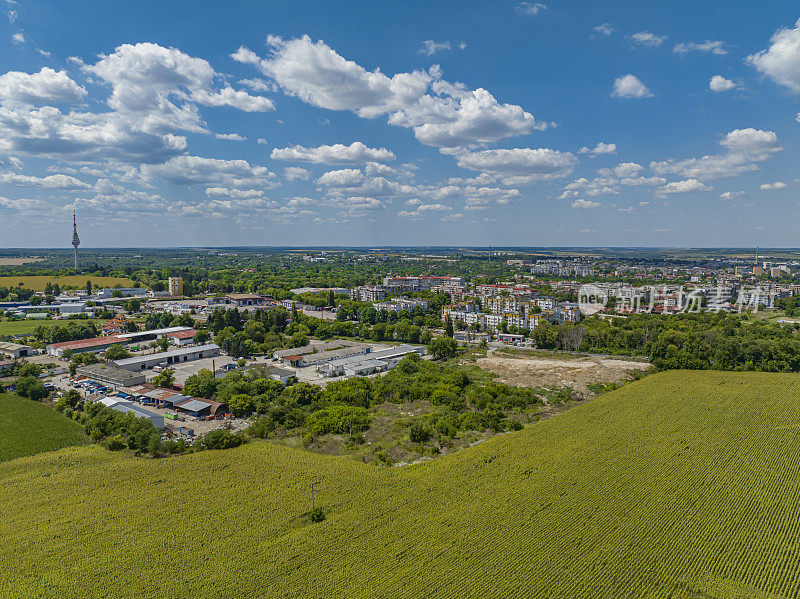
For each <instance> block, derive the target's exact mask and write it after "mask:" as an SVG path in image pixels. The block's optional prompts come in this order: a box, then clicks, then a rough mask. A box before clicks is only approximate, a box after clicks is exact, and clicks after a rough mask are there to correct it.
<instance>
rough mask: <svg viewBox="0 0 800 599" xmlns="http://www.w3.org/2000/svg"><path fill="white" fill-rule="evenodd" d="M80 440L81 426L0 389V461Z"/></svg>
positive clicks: (49, 449) (60, 446)
mask: <svg viewBox="0 0 800 599" xmlns="http://www.w3.org/2000/svg"><path fill="white" fill-rule="evenodd" d="M84 441H85V437H84V436H83V432H82V431H81V427H80V426H78V424H76V423H75V422H72V421H71V420H69V419H67V418H64V417H63V416H62V415H61V414H57V413H56V412H54V411H53V410H52V409H51V408H50V407H48V406H45V405H43V404H40V403H38V402H35V401H31V400H29V399H26V398H23V397H20V396H18V395H14V394H11V393H2V392H0V462H2V461H4V460H13V459H14V458H19V457H22V456H27V455H33V454H36V453H41V452H43V451H53V450H55V449H61V448H62V447H67V446H69V445H80V444H81V443H84Z"/></svg>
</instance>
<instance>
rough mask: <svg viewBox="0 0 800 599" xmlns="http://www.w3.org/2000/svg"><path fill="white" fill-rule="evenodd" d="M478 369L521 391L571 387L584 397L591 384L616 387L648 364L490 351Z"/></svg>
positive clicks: (599, 358)
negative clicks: (535, 388) (526, 388)
mask: <svg viewBox="0 0 800 599" xmlns="http://www.w3.org/2000/svg"><path fill="white" fill-rule="evenodd" d="M477 364H478V366H480V367H481V368H483V369H484V370H488V371H489V372H494V373H495V374H497V375H498V380H499V381H500V382H502V383H506V384H508V385H515V386H518V387H559V386H568V387H572V388H573V389H575V390H576V391H578V392H579V393H581V394H582V395H586V394H588V393H589V389H588V387H587V385H588V384H590V383H614V382H617V381H620V380H622V379H625V378H627V376H628V371H630V370H647V369H648V368H649V367H650V364H649V363H647V362H634V361H631V360H624V359H613V358H601V357H588V356H587V357H585V358H569V359H560V358H540V357H536V358H526V357H510V356H504V355H503V354H498V353H496V352H495V351H494V350H492V351H490V352H489V353H488V354H487V356H486V357H485V358H480V359H479V360H478V362H477Z"/></svg>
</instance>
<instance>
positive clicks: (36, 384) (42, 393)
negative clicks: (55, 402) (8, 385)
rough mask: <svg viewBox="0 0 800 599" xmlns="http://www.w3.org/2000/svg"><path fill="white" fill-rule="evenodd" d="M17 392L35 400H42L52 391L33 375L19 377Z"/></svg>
mask: <svg viewBox="0 0 800 599" xmlns="http://www.w3.org/2000/svg"><path fill="white" fill-rule="evenodd" d="M16 386H17V394H18V395H21V396H22V397H27V398H28V399H31V400H33V401H42V400H43V399H45V398H46V397H47V396H48V395H50V393H49V392H48V391H47V389H45V388H44V384H43V383H42V382H41V381H39V380H37V379H36V378H34V377H32V376H22V377H20V378H18V379H17V385H16Z"/></svg>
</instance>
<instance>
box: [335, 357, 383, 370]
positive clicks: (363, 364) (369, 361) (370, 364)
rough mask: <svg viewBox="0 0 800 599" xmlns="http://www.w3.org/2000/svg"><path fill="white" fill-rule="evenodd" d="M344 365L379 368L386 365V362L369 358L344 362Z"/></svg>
mask: <svg viewBox="0 0 800 599" xmlns="http://www.w3.org/2000/svg"><path fill="white" fill-rule="evenodd" d="M344 366H345V367H347V366H351V367H352V368H381V367H383V366H386V362H383V361H381V360H374V359H372V358H369V359H367V360H359V361H353V362H346V363H345V364H344Z"/></svg>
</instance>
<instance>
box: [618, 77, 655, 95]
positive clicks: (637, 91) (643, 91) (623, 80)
mask: <svg viewBox="0 0 800 599" xmlns="http://www.w3.org/2000/svg"><path fill="white" fill-rule="evenodd" d="M611 96H612V97H614V98H652V97H653V92H651V91H650V90H649V89H648V88H647V86H646V85H645V84H644V83H642V82H641V81H640V80H639V78H638V77H637V76H636V75H632V74H630V73H629V74H627V75H623V76H622V77H617V78H616V79H615V80H614V89H613V90H612V91H611Z"/></svg>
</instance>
